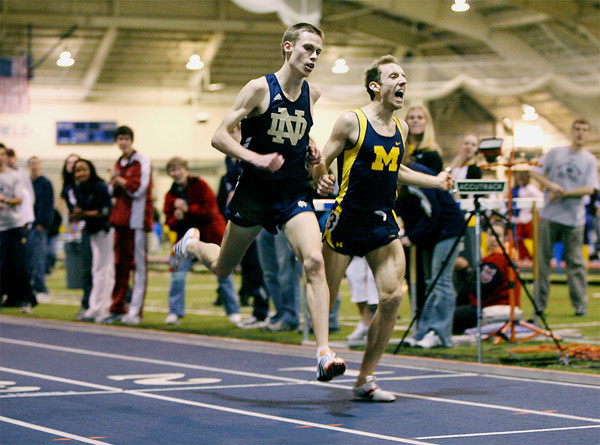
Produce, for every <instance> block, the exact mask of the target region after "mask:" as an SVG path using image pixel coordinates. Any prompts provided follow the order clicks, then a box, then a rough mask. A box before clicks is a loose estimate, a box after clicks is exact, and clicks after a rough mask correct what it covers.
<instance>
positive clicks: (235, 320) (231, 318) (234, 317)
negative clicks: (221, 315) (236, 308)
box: [227, 312, 242, 324]
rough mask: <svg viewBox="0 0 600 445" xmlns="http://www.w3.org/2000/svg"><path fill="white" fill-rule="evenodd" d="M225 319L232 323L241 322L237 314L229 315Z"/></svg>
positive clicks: (240, 317)
mask: <svg viewBox="0 0 600 445" xmlns="http://www.w3.org/2000/svg"><path fill="white" fill-rule="evenodd" d="M227 318H229V321H230V322H232V323H236V324H237V323H240V322H241V321H242V316H241V315H240V313H239V312H238V313H237V314H230V315H228V316H227Z"/></svg>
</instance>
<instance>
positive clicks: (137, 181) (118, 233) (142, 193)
mask: <svg viewBox="0 0 600 445" xmlns="http://www.w3.org/2000/svg"><path fill="white" fill-rule="evenodd" d="M114 136H115V142H116V143H117V145H118V146H119V149H120V150H121V152H122V153H123V154H122V155H121V157H120V158H119V159H118V160H117V162H116V163H115V167H114V172H113V174H112V177H111V180H110V181H109V183H108V185H109V186H112V190H113V192H112V194H113V197H114V198H115V201H114V205H113V209H112V212H111V214H110V219H109V223H110V225H112V226H113V227H114V228H115V287H114V289H113V292H112V305H111V307H110V312H111V316H110V317H109V318H107V319H106V320H104V322H106V323H111V322H113V321H116V320H120V321H122V322H123V323H125V324H131V325H135V324H139V323H140V322H141V321H142V309H143V307H144V298H145V296H146V282H147V269H146V263H147V256H146V253H147V240H146V236H147V232H149V231H150V230H152V219H153V210H152V164H151V162H150V158H148V157H147V156H144V155H142V154H140V153H138V152H137V151H136V150H135V149H134V148H133V130H132V129H131V128H129V127H127V126H121V127H119V128H117V129H116V130H115V133H114ZM132 269H135V272H134V276H133V289H132V292H131V302H130V304H129V308H127V306H126V297H127V291H128V289H129V276H130V274H131V271H132Z"/></svg>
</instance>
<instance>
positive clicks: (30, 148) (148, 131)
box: [0, 94, 367, 210]
mask: <svg viewBox="0 0 600 445" xmlns="http://www.w3.org/2000/svg"><path fill="white" fill-rule="evenodd" d="M365 98H366V94H365ZM359 99H364V98H359ZM231 102H232V99H231V98H229V99H225V100H223V104H222V105H218V106H217V105H214V104H211V105H196V106H192V105H189V106H159V105H156V106H154V105H153V106H148V105H144V106H141V105H140V106H136V105H112V104H99V103H77V104H75V103H59V102H55V103H52V102H43V103H32V104H31V106H30V111H29V113H26V114H1V115H0V142H3V143H4V144H5V145H6V146H8V147H13V148H15V150H16V152H17V156H18V159H19V160H20V164H21V165H24V162H25V161H26V160H27V159H28V158H29V157H31V156H38V157H39V158H41V159H42V168H43V174H45V175H46V176H47V177H48V178H49V179H50V180H51V181H52V183H53V185H54V189H55V194H56V195H57V196H58V193H59V191H60V187H61V185H62V184H61V178H60V171H61V169H62V164H63V161H64V159H65V158H66V157H67V156H68V155H69V154H71V153H76V154H78V155H79V156H81V157H83V158H87V159H90V160H92V161H94V163H95V164H96V167H97V170H98V173H99V174H100V175H101V176H103V177H105V178H106V174H105V171H106V168H107V167H109V166H111V165H112V163H114V161H115V160H116V159H117V158H118V157H119V156H120V154H121V153H120V151H119V149H118V147H117V146H116V145H115V144H110V145H57V144H56V122H57V121H75V122H77V121H82V122H88V121H89V122H100V121H116V122H117V125H128V126H130V127H131V128H133V130H134V133H135V141H134V147H135V148H136V149H138V150H139V151H140V152H141V153H144V154H146V155H148V156H149V157H150V158H151V159H152V161H153V162H152V164H153V168H154V177H153V181H154V191H153V196H154V197H155V198H156V206H157V208H158V209H159V210H162V205H163V198H164V195H165V193H166V192H167V190H168V189H169V187H170V186H171V180H170V178H169V177H168V176H167V175H166V174H165V173H164V166H165V164H166V161H167V160H168V159H170V158H171V157H173V156H181V157H183V158H184V159H188V161H190V165H191V166H192V167H193V166H205V165H218V166H222V168H223V170H224V162H223V160H224V158H225V157H224V155H223V154H222V153H220V152H219V151H217V150H215V149H214V148H212V147H211V146H210V139H211V137H212V134H213V132H214V131H215V129H216V127H217V125H218V124H219V123H220V121H221V119H222V118H223V116H224V114H225V112H226V111H227V110H228V109H229V107H230V106H231ZM364 102H365V103H366V102H367V100H365V101H364ZM359 105H360V104H356V106H359ZM351 108H352V107H348V106H346V107H345V108H342V107H340V106H339V105H336V104H327V103H325V104H321V103H319V104H317V106H316V107H315V110H314V114H315V115H314V121H315V123H314V126H313V129H312V131H311V136H312V137H313V139H314V140H315V141H316V142H317V144H318V146H319V147H321V148H322V147H323V145H324V144H325V142H326V141H327V138H328V137H329V134H330V132H331V128H332V126H333V124H334V122H335V120H336V119H337V118H338V117H339V116H340V115H341V114H342V113H343V112H344V111H347V110H349V109H351ZM199 112H204V113H208V114H209V115H210V118H209V119H208V121H207V122H205V123H198V122H197V119H196V116H197V114H198V113H199ZM221 173H222V170H219V171H218V172H216V173H213V174H201V175H202V177H203V179H205V180H206V181H207V182H208V183H209V184H210V186H211V187H213V190H214V191H215V193H216V192H217V188H218V183H219V178H220V174H221Z"/></svg>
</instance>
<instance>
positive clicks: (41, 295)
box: [35, 292, 50, 303]
mask: <svg viewBox="0 0 600 445" xmlns="http://www.w3.org/2000/svg"><path fill="white" fill-rule="evenodd" d="M35 298H36V299H37V302H38V303H48V302H49V301H50V295H48V294H47V293H46V292H38V293H37V294H35Z"/></svg>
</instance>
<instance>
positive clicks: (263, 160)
mask: <svg viewBox="0 0 600 445" xmlns="http://www.w3.org/2000/svg"><path fill="white" fill-rule="evenodd" d="M265 99H266V100H267V103H268V100H269V86H268V85H267V82H266V80H265V79H264V78H259V79H253V80H251V81H250V82H248V83H247V84H246V85H245V86H244V87H243V88H242V89H241V91H240V92H239V94H238V96H237V98H236V100H235V103H234V104H233V106H232V107H231V108H230V109H229V111H228V112H227V114H225V117H224V118H223V120H222V121H221V124H220V125H219V127H218V128H217V129H216V131H215V133H214V135H213V137H212V140H211V145H212V146H213V147H214V148H216V149H217V150H219V151H220V152H222V153H225V154H226V155H229V156H232V157H235V158H238V159H241V160H242V161H246V162H248V163H250V164H252V165H254V166H256V167H258V168H262V169H265V170H269V171H271V172H274V171H277V170H279V169H280V168H281V166H282V165H283V156H281V155H280V154H279V153H268V154H265V155H261V154H258V153H256V152H254V151H252V150H248V149H247V148H244V147H242V145H240V144H239V143H238V142H237V141H236V140H235V139H233V137H231V134H230V133H231V131H232V130H233V129H234V128H235V127H236V125H238V124H239V123H240V122H241V121H242V119H243V118H244V117H246V116H251V115H253V114H260V112H262V111H264V110H262V109H261V108H264V107H265V105H264V103H265Z"/></svg>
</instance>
